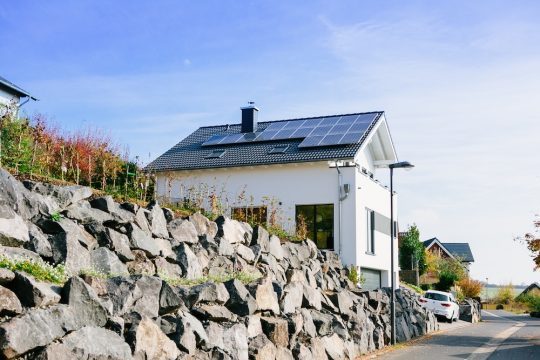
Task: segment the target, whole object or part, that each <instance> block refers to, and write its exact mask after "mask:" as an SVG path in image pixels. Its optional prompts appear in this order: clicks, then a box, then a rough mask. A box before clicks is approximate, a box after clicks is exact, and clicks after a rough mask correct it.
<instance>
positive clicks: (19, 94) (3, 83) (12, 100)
mask: <svg viewBox="0 0 540 360" xmlns="http://www.w3.org/2000/svg"><path fill="white" fill-rule="evenodd" d="M21 99H23V100H22V102H21ZM30 99H32V100H37V99H36V98H35V97H33V96H32V95H30V93H28V92H27V91H25V90H23V89H21V88H20V87H18V86H17V85H15V84H13V83H12V82H10V81H8V80H7V79H4V78H3V77H1V76H0V115H2V114H3V111H5V109H6V108H7V107H11V106H15V109H14V110H15V111H17V110H18V109H19V108H20V107H21V106H22V105H24V104H26V103H27V102H28V101H29V100H30Z"/></svg>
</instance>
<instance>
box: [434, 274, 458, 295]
mask: <svg viewBox="0 0 540 360" xmlns="http://www.w3.org/2000/svg"><path fill="white" fill-rule="evenodd" d="M458 280H459V276H458V274H456V273H454V272H452V271H447V270H445V271H442V272H441V273H440V274H439V282H438V283H436V284H435V290H439V291H449V290H450V288H451V287H452V286H454V284H455V282H456V281H458Z"/></svg>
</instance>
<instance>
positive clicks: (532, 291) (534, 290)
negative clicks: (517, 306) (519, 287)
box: [517, 282, 540, 298]
mask: <svg viewBox="0 0 540 360" xmlns="http://www.w3.org/2000/svg"><path fill="white" fill-rule="evenodd" d="M527 294H529V295H535V296H540V284H538V283H537V282H534V283H532V284H531V285H529V286H527V287H526V288H525V290H523V291H522V292H521V294H519V295H518V296H517V297H518V298H519V297H520V296H523V295H527Z"/></svg>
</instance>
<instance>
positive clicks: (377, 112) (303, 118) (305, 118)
mask: <svg viewBox="0 0 540 360" xmlns="http://www.w3.org/2000/svg"><path fill="white" fill-rule="evenodd" d="M383 113H384V111H366V112H357V113H348V114H335V115H319V116H308V117H302V118H292V119H282V120H268V121H259V124H269V123H278V122H284V121H297V120H315V119H322V118H326V117H336V116H350V115H367V114H383ZM235 125H242V124H241V123H233V124H220V125H208V126H201V127H199V129H208V128H215V127H220V126H235Z"/></svg>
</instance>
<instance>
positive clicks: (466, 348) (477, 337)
mask: <svg viewBox="0 0 540 360" xmlns="http://www.w3.org/2000/svg"><path fill="white" fill-rule="evenodd" d="M483 317H484V318H483V320H484V321H483V322H481V323H478V324H467V325H465V326H464V324H463V323H461V324H452V325H450V324H448V325H446V324H445V325H444V326H442V327H441V328H442V331H441V332H440V333H437V334H434V335H431V336H427V337H426V338H425V339H422V340H420V341H416V342H413V343H411V344H409V345H406V346H404V347H398V348H396V349H395V350H392V351H390V352H387V353H383V354H381V355H380V356H377V359H389V360H390V359H392V360H394V359H415V360H423V359H426V360H427V359H429V360H434V359H437V360H439V359H452V360H455V359H469V360H481V359H488V358H489V359H490V360H502V359H504V360H513V359H516V360H523V359H525V360H526V359H535V360H539V359H540V319H535V318H531V317H530V316H528V315H514V314H512V313H509V312H506V311H503V310H493V311H489V312H487V311H483Z"/></svg>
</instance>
